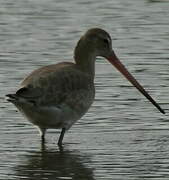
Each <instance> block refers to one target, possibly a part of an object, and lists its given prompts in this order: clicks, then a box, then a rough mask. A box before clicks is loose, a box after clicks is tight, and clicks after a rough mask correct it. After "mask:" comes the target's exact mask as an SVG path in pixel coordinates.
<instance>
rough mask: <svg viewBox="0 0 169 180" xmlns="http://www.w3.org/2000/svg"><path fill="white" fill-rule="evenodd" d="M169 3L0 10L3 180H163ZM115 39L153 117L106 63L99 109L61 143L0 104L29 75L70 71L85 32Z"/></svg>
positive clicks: (100, 73)
mask: <svg viewBox="0 0 169 180" xmlns="http://www.w3.org/2000/svg"><path fill="white" fill-rule="evenodd" d="M168 9H169V1H167V0H161V1H160V0H158V1H156V0H142V1H140V0H127V1H123V0H118V1H116V0H107V1H101V0H99V1H97V3H96V2H95V1H87V0H84V1H77V0H70V1H69V3H68V1H64V0H63V1H54V0H47V1H46V0H29V1H26V0H16V1H12V0H1V6H0V40H1V43H0V92H1V93H0V156H1V158H0V179H2V180H4V179H8V180H14V179H16V180H18V179H28V180H35V179H43V180H45V179H50V180H53V179H61V180H62V179H65V180H67V179H73V180H83V179H84V180H87V179H88V180H93V179H95V180H102V179H106V180H109V179H110V180H112V179H114V180H143V179H149V180H150V179H158V180H164V179H165V180H168V179H169V151H168V149H169V120H168V115H167V114H168V106H169V103H168V102H169V95H168V92H169V85H168V84H169V83H168V81H169V31H168V29H169V11H168ZM96 26H97V27H102V28H104V29H106V30H107V31H108V32H109V33H110V34H111V36H112V39H113V48H114V50H115V52H116V54H117V55H118V57H119V58H120V59H121V61H122V62H123V63H124V64H125V65H126V66H127V67H128V69H129V70H130V71H131V72H132V74H133V75H134V76H135V77H136V78H137V79H138V80H139V82H140V83H141V84H143V85H144V87H145V88H146V89H147V90H148V91H149V93H150V94H151V95H152V96H153V97H154V98H155V99H156V100H157V101H158V102H160V105H161V106H162V107H163V108H164V109H165V110H166V115H162V114H160V113H159V112H158V111H157V110H156V109H155V108H154V107H153V106H152V105H151V104H150V103H149V102H148V101H147V100H146V99H145V98H144V97H143V96H142V95H140V94H139V93H138V92H137V91H136V90H135V89H134V88H133V87H132V86H131V85H130V84H129V83H128V82H127V81H126V80H125V79H124V78H123V77H122V76H121V75H120V74H119V73H118V72H117V71H116V70H115V69H114V68H112V66H110V64H109V63H108V62H106V61H105V60H104V59H103V58H98V59H97V63H96V80H95V83H96V92H97V94H96V100H95V102H94V104H93V106H92V107H91V108H90V110H89V112H88V113H87V114H86V115H85V116H84V117H83V118H82V119H81V120H80V121H78V122H77V123H76V124H75V125H74V126H73V127H72V128H71V129H70V131H69V132H68V133H67V134H66V136H65V139H64V149H63V150H59V149H58V147H57V145H56V142H57V138H58V136H59V131H58V130H56V131H54V130H49V133H48V134H47V143H46V146H45V147H44V146H42V145H41V142H40V138H39V136H38V132H37V130H36V129H35V128H34V127H33V126H32V125H31V124H29V123H28V122H27V121H26V120H25V119H24V118H23V117H22V116H21V115H20V113H18V112H16V108H15V107H14V106H13V105H12V104H10V103H7V102H6V101H5V100H4V95H5V94H7V93H10V92H13V91H14V90H16V88H17V86H18V85H19V82H20V81H21V80H22V78H23V77H24V76H25V75H26V74H28V73H29V72H30V71H32V70H33V69H35V68H38V67H40V66H42V65H47V64H52V63H56V62H60V61H69V60H70V61H71V59H72V56H73V48H74V46H75V45H76V42H77V40H78V39H79V37H80V36H81V35H82V34H83V33H84V31H86V29H88V28H91V27H96Z"/></svg>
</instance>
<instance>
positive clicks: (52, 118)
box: [6, 27, 165, 147]
mask: <svg viewBox="0 0 169 180" xmlns="http://www.w3.org/2000/svg"><path fill="white" fill-rule="evenodd" d="M98 56H101V57H103V58H105V59H107V60H108V61H109V62H110V64H112V65H113V66H114V67H115V68H116V69H117V70H119V71H120V72H121V73H122V75H124V76H125V77H126V79H127V80H128V81H130V83H131V84H132V85H133V86H135V87H136V88H137V89H138V90H139V91H140V92H141V93H142V94H143V95H144V96H145V97H146V98H147V99H148V100H149V101H150V102H151V103H152V104H153V105H154V106H155V107H156V108H157V109H158V110H159V111H160V112H161V113H163V114H165V111H164V110H163V109H162V108H161V107H160V105H159V104H158V103H157V102H156V101H155V100H154V99H153V98H152V97H151V96H150V95H149V94H148V93H147V92H146V90H145V89H144V88H143V86H141V85H140V84H139V82H138V81H137V80H136V79H135V78H134V77H133V76H132V75H131V73H129V71H128V70H127V69H126V67H125V66H124V65H123V64H122V63H121V61H120V60H119V59H118V57H117V56H116V54H115V52H114V50H113V49H112V39H111V36H110V35H109V34H108V32H107V31H105V30H103V29H101V28H97V27H96V28H91V29H89V30H87V31H86V32H85V33H84V34H83V35H82V36H81V38H80V39H79V41H78V42H77V45H76V47H75V49H74V58H73V59H74V62H60V63H57V64H52V65H47V66H43V67H40V68H38V69H36V70H34V71H33V72H31V73H30V74H29V75H28V76H27V77H25V78H24V79H23V81H22V82H21V84H20V87H19V89H18V90H17V91H16V92H15V93H14V94H7V95H6V98H7V101H9V102H11V103H13V104H14V105H15V106H16V108H17V109H18V110H19V111H20V112H21V113H22V114H23V115H24V116H25V117H26V118H27V119H28V121H30V122H31V123H32V124H33V125H34V126H36V127H37V128H38V129H39V132H40V136H41V140H42V141H43V142H44V141H45V134H46V130H47V129H61V133H60V136H59V139H58V143H57V144H58V146H60V147H61V146H62V144H63V138H64V135H65V132H66V131H68V130H69V129H70V128H71V126H72V125H73V124H74V123H75V122H76V121H77V120H79V119H80V118H81V117H82V116H83V115H84V114H85V113H86V112H87V111H88V109H89V108H90V106H91V105H92V103H93V101H94V98H95V85H94V78H95V61H96V57H98Z"/></svg>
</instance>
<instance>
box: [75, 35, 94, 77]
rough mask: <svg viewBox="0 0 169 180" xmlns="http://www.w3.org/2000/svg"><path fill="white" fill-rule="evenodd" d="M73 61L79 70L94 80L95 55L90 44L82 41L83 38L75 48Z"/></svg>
mask: <svg viewBox="0 0 169 180" xmlns="http://www.w3.org/2000/svg"><path fill="white" fill-rule="evenodd" d="M74 59H75V62H76V65H77V66H78V67H79V69H80V70H82V71H84V72H86V73H88V74H89V75H90V76H91V77H93V78H94V75H95V60H96V55H95V53H94V51H93V49H92V47H91V46H90V44H89V43H88V42H86V41H84V40H83V37H82V38H81V39H80V40H79V42H78V44H77V46H76V48H75V51H74Z"/></svg>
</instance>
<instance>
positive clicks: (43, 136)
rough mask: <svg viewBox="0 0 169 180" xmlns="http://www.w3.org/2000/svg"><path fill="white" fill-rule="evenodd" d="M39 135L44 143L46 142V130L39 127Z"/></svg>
mask: <svg viewBox="0 0 169 180" xmlns="http://www.w3.org/2000/svg"><path fill="white" fill-rule="evenodd" d="M39 133H40V137H41V141H42V143H44V142H45V133H46V128H42V127H39Z"/></svg>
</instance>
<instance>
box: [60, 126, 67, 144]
mask: <svg viewBox="0 0 169 180" xmlns="http://www.w3.org/2000/svg"><path fill="white" fill-rule="evenodd" d="M65 131H66V129H65V128H62V131H61V133H60V136H59V140H58V146H62V140H63V137H64V134H65Z"/></svg>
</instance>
